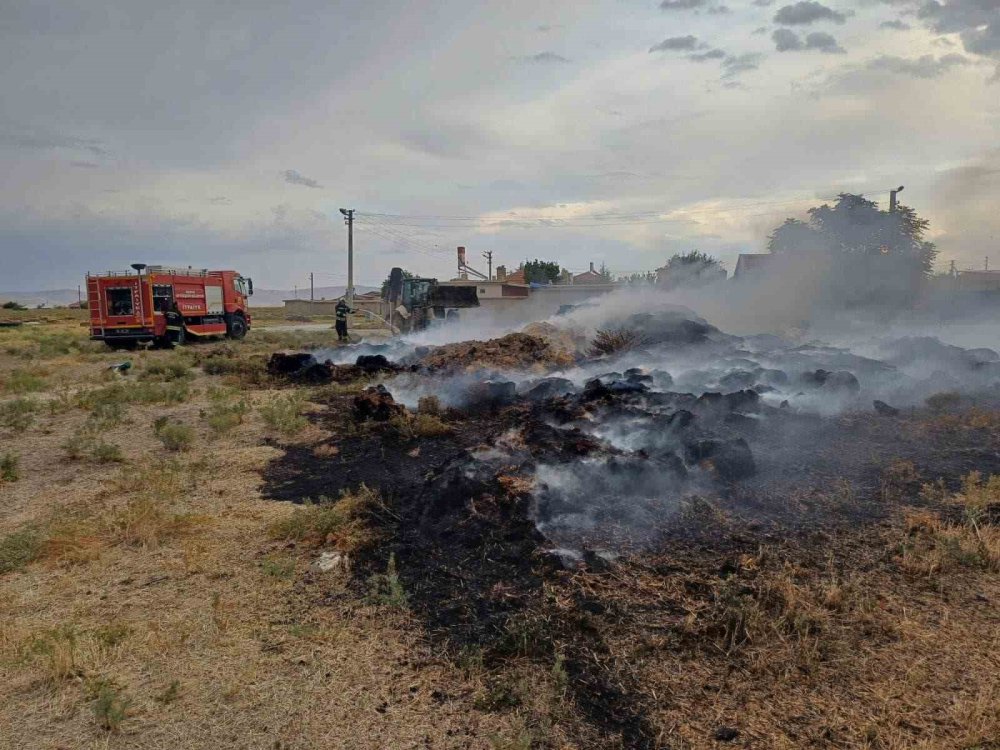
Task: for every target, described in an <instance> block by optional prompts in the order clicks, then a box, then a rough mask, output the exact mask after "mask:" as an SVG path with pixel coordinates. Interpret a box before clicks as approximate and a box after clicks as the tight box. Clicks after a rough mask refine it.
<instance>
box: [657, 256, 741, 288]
mask: <svg viewBox="0 0 1000 750" xmlns="http://www.w3.org/2000/svg"><path fill="white" fill-rule="evenodd" d="M720 278H725V271H724V270H723V268H722V263H721V262H720V261H719V260H717V259H715V258H713V257H712V256H711V255H709V254H707V253H703V252H701V251H699V250H691V251H689V252H686V253H676V254H674V255H672V256H671V257H670V258H669V259H668V260H667V265H666V266H665V267H664V268H663V269H660V274H659V276H658V277H657V281H658V282H659V283H660V284H661V285H663V286H666V287H669V288H676V287H682V286H701V285H704V284H708V283H711V282H713V281H718V280H719V279H720Z"/></svg>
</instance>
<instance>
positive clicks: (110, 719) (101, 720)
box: [94, 682, 132, 732]
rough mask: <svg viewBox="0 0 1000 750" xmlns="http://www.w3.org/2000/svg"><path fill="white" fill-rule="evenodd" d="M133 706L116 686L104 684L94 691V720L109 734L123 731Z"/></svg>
mask: <svg viewBox="0 0 1000 750" xmlns="http://www.w3.org/2000/svg"><path fill="white" fill-rule="evenodd" d="M131 706H132V700H131V699H130V698H128V697H127V696H126V695H125V694H124V693H123V692H122V691H121V690H120V689H118V688H117V687H115V686H114V685H111V684H109V683H106V682H102V683H100V684H98V685H97V686H96V687H95V689H94V718H95V719H96V721H97V724H98V726H100V727H101V728H102V729H106V730H108V731H109V732H117V731H118V730H119V729H121V725H122V722H123V721H125V719H126V718H128V710H129V708H130V707H131Z"/></svg>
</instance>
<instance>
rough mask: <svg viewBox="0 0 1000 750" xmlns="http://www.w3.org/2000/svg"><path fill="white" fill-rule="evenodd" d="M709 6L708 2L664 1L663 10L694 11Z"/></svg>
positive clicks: (706, 0)
mask: <svg viewBox="0 0 1000 750" xmlns="http://www.w3.org/2000/svg"><path fill="white" fill-rule="evenodd" d="M706 5H708V0H663V2H662V3H660V9H661V10H694V9H695V8H702V7H704V6H706Z"/></svg>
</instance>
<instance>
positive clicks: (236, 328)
mask: <svg viewBox="0 0 1000 750" xmlns="http://www.w3.org/2000/svg"><path fill="white" fill-rule="evenodd" d="M246 335H247V322H246V320H244V319H243V316H242V315H234V316H233V317H232V318H231V319H230V321H229V338H231V339H241V338H243V337H244V336H246Z"/></svg>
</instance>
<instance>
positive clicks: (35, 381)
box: [2, 370, 45, 393]
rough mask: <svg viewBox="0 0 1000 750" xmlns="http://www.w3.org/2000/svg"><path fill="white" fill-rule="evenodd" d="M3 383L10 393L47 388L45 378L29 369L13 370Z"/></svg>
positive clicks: (30, 391) (31, 391)
mask: <svg viewBox="0 0 1000 750" xmlns="http://www.w3.org/2000/svg"><path fill="white" fill-rule="evenodd" d="M2 385H3V389H4V390H5V391H7V392H8V393H35V392H37V391H41V390H45V378H44V377H43V376H42V375H39V374H37V373H33V372H31V371H29V370H12V371H11V372H10V374H9V375H7V377H6V378H4V379H3V381H2Z"/></svg>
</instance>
